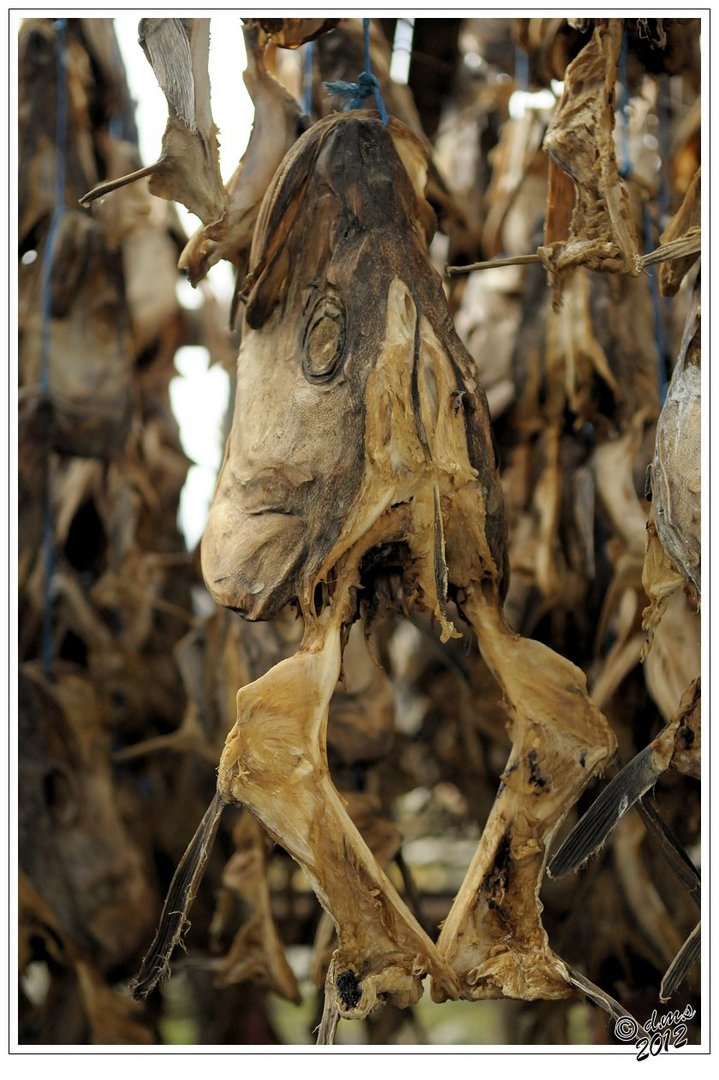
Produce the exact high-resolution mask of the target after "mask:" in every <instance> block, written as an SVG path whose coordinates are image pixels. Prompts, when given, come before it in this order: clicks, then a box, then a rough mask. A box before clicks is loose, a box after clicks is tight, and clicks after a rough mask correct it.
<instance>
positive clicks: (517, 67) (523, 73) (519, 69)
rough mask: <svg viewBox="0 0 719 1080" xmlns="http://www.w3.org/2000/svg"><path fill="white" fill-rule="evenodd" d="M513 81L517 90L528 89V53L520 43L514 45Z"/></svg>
mask: <svg viewBox="0 0 719 1080" xmlns="http://www.w3.org/2000/svg"><path fill="white" fill-rule="evenodd" d="M514 81H515V83H516V84H517V89H518V90H528V89H529V54H528V52H527V50H526V49H523V48H522V46H521V45H515V47H514Z"/></svg>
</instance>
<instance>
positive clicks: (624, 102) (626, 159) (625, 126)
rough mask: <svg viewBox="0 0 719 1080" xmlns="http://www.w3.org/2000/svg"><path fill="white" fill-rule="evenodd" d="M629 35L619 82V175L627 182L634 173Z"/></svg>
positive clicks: (623, 51) (620, 54)
mask: <svg viewBox="0 0 719 1080" xmlns="http://www.w3.org/2000/svg"><path fill="white" fill-rule="evenodd" d="M627 52H628V50H627V34H626V31H625V32H624V33H623V34H622V48H621V52H620V53H619V82H620V84H621V87H622V91H621V95H620V98H619V111H620V113H621V116H622V163H621V165H620V167H619V175H620V176H621V178H622V180H626V179H627V178H628V176H629V174H630V173H631V171H632V164H631V155H630V153H629V82H628V76H627Z"/></svg>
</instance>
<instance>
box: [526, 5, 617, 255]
mask: <svg viewBox="0 0 719 1080" xmlns="http://www.w3.org/2000/svg"><path fill="white" fill-rule="evenodd" d="M622 33H623V20H622V19H597V21H596V25H595V29H594V33H593V34H592V37H591V39H590V41H589V42H588V43H587V45H585V47H584V48H583V49H582V51H581V52H580V53H579V54H578V55H577V56H576V57H575V59H574V60H573V61H572V62H571V63H570V65H569V67H568V68H567V70H566V73H565V75H564V90H563V92H562V98H561V101H560V102H559V105H558V106H557V109H556V111H555V112H554V114H553V116H552V119H551V121H550V124H549V128H548V130H547V133H546V135H545V137H544V148H545V150H546V151H547V152H548V153H549V154H550V156H551V157H552V159H553V160H554V161H555V162H556V163H557V164H558V165H559V166H560V167H561V168H562V169H564V171H565V172H567V173H568V174H569V175H570V176H571V177H572V180H573V181H574V185H575V195H576V200H575V205H574V210H573V213H572V218H571V221H570V227H569V236H568V237H567V239H566V240H561V241H556V242H555V243H553V244H551V245H548V246H547V247H545V248H543V249H540V253H541V254H542V257H543V260H544V262H545V264H546V265H547V267H548V268H549V269H550V271H551V273H552V274H553V275H555V276H556V275H559V274H561V272H562V271H566V270H568V269H570V268H573V267H576V266H585V267H587V268H588V269H592V270H602V271H604V272H609V273H623V274H627V273H630V274H631V273H634V274H636V273H637V272H638V268H637V265H636V260H637V256H638V246H637V238H636V231H635V226H634V218H633V215H632V211H631V207H630V204H629V196H628V194H627V189H626V187H625V185H624V183H623V181H622V180H621V178H620V175H619V169H618V166H617V156H616V152H615V149H614V88H615V81H616V77H617V68H618V64H619V53H620V50H621V43H622Z"/></svg>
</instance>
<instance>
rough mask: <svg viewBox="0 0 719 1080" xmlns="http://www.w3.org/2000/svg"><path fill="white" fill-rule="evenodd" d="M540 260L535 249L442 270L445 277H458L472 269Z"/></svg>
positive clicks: (484, 268) (446, 267) (526, 263)
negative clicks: (530, 252)
mask: <svg viewBox="0 0 719 1080" xmlns="http://www.w3.org/2000/svg"><path fill="white" fill-rule="evenodd" d="M541 261H542V260H541V259H540V257H539V255H538V254H537V253H536V251H535V252H534V254H532V255H509V256H507V257H506V258H504V259H489V260H488V261H487V262H476V263H469V264H468V265H467V266H445V268H444V272H445V274H446V275H447V277H458V276H459V275H460V274H471V273H472V271H473V270H494V269H495V267H498V266H527V265H529V264H530V263H538V262H541Z"/></svg>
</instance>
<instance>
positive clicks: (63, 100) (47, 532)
mask: <svg viewBox="0 0 719 1080" xmlns="http://www.w3.org/2000/svg"><path fill="white" fill-rule="evenodd" d="M54 25H55V31H56V35H57V36H56V43H57V80H56V96H57V100H56V108H55V142H56V155H55V205H54V207H53V211H52V216H51V218H50V225H49V228H48V231H47V237H46V240H45V249H44V251H43V254H42V268H41V277H40V282H41V284H40V296H41V324H40V376H39V381H40V394H41V397H43V398H46V399H47V398H49V396H50V351H51V338H50V321H51V317H52V264H53V258H54V255H55V244H56V241H57V233H58V228H59V226H60V222H61V221H62V219H63V217H64V215H65V177H66V171H67V75H66V70H65V30H66V28H67V19H57V20H56V21H55V24H54ZM50 479H51V478H50V475H49V474H48V477H47V490H46V494H45V506H44V508H43V524H42V548H43V623H42V640H41V647H40V654H41V660H42V669H43V672H44V674H45V675H46V676H47V677H49V676H50V674H51V670H52V661H53V628H52V600H53V597H52V579H53V575H54V572H55V545H54V534H55V529H54V521H53V510H52V487H51V483H50Z"/></svg>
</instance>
